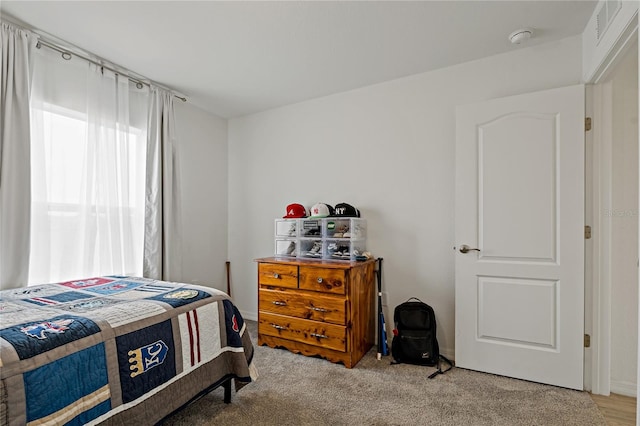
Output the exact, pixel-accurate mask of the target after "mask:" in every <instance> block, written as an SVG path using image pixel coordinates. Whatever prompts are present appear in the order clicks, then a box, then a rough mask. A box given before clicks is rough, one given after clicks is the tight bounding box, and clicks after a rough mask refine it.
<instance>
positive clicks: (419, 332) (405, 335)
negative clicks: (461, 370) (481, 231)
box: [391, 297, 453, 379]
mask: <svg viewBox="0 0 640 426" xmlns="http://www.w3.org/2000/svg"><path fill="white" fill-rule="evenodd" d="M412 299H415V301H413V300H412ZM393 322H394V325H395V329H394V330H393V340H392V341H391V355H392V357H393V362H392V364H400V363H406V364H418V365H428V366H432V367H433V366H437V367H438V369H437V371H436V372H435V373H433V374H432V375H431V376H429V378H430V379H431V378H433V377H435V376H436V375H438V374H442V373H444V372H446V371H449V370H450V369H451V368H452V366H453V364H452V363H451V361H449V360H448V359H447V358H445V357H444V356H442V355H440V347H439V346H438V339H437V338H436V316H435V313H434V312H433V308H432V307H431V306H429V305H427V304H426V303H424V302H422V301H421V300H420V299H417V298H415V297H412V298H411V299H409V300H407V301H406V302H404V303H401V304H400V305H398V306H396V308H395V310H394V311H393ZM441 360H444V361H446V362H447V363H448V364H449V368H447V369H446V370H444V371H442V369H441V368H440V361H441Z"/></svg>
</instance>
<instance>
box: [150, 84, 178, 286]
mask: <svg viewBox="0 0 640 426" xmlns="http://www.w3.org/2000/svg"><path fill="white" fill-rule="evenodd" d="M173 100H174V96H173V94H172V93H170V92H167V91H166V90H163V89H161V88H158V87H152V88H151V95H150V103H149V120H148V123H149V129H148V145H147V179H146V182H147V183H146V185H147V186H146V206H145V209H146V211H145V238H144V276H145V277H148V278H154V279H163V280H170V281H180V279H181V276H182V238H181V236H180V224H181V212H180V193H179V191H178V183H179V176H180V173H179V168H178V164H179V163H178V154H177V146H176V133H175V115H174V108H173Z"/></svg>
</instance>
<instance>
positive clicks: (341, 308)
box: [258, 288, 346, 325]
mask: <svg viewBox="0 0 640 426" xmlns="http://www.w3.org/2000/svg"><path fill="white" fill-rule="evenodd" d="M258 298H259V304H260V311H266V312H272V313H275V314H280V315H290V316H293V317H298V318H304V319H310V320H314V321H324V322H330V323H332V324H339V325H345V324H346V320H345V318H346V310H345V306H346V301H345V299H344V298H342V297H338V296H323V295H320V294H317V293H305V292H298V293H294V292H291V291H279V290H268V289H264V288H261V289H260V291H259V293H258Z"/></svg>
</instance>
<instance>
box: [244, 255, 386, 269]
mask: <svg viewBox="0 0 640 426" xmlns="http://www.w3.org/2000/svg"><path fill="white" fill-rule="evenodd" d="M255 261H256V262H258V263H278V264H281V265H298V266H322V267H323V268H335V269H351V268H354V267H359V266H362V265H366V264H369V263H373V262H375V261H376V260H375V259H369V260H363V261H355V262H345V261H340V260H321V259H298V258H296V259H289V258H282V257H261V258H258V259H255Z"/></svg>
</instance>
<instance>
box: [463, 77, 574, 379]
mask: <svg viewBox="0 0 640 426" xmlns="http://www.w3.org/2000/svg"><path fill="white" fill-rule="evenodd" d="M584 102H585V101H584V86H582V85H579V86H571V87H564V88H559V89H552V90H547V91H543V92H536V93H529V94H525V95H519V96H513V97H509V98H502V99H494V100H491V101H487V102H482V103H478V104H473V105H464V106H461V107H459V108H458V109H457V116H456V132H457V134H456V197H455V199H456V207H455V231H456V232H455V244H456V247H455V250H456V253H455V259H456V260H455V281H456V284H455V287H456V293H455V300H456V356H455V360H456V365H457V366H458V367H462V368H468V369H472V370H478V371H484V372H488V373H494V374H499V375H504V376H509V377H515V378H520V379H526V380H531V381H535V382H540V383H547V384H552V385H557V386H563V387H568V388H573V389H580V390H582V389H583V336H584V334H583V330H584ZM463 246H466V247H463ZM467 248H468V249H469V250H468V251H467ZM476 249H477V250H476Z"/></svg>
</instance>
